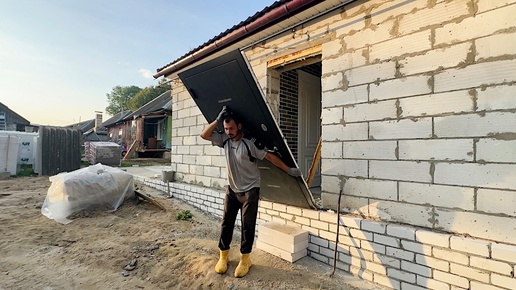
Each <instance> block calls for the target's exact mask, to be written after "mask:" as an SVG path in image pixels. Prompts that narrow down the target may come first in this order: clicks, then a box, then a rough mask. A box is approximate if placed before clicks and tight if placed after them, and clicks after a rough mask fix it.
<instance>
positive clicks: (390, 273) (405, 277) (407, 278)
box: [387, 261, 416, 283]
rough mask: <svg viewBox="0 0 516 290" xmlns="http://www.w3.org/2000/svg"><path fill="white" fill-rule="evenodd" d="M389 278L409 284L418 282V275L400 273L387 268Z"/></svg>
mask: <svg viewBox="0 0 516 290" xmlns="http://www.w3.org/2000/svg"><path fill="white" fill-rule="evenodd" d="M402 262H403V261H402ZM402 269H403V268H402ZM387 276H389V277H390V278H394V279H398V280H401V281H406V282H409V283H415V282H416V275H415V274H413V273H409V272H405V271H400V270H398V269H393V268H387Z"/></svg>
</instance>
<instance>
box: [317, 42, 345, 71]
mask: <svg viewBox="0 0 516 290" xmlns="http://www.w3.org/2000/svg"><path fill="white" fill-rule="evenodd" d="M342 47H343V45H342V43H341V39H338V38H337V39H333V40H331V41H325V42H323V44H322V54H323V63H324V61H325V60H326V59H327V58H329V57H332V56H334V55H336V54H340V50H341V49H342ZM323 68H324V65H323Z"/></svg>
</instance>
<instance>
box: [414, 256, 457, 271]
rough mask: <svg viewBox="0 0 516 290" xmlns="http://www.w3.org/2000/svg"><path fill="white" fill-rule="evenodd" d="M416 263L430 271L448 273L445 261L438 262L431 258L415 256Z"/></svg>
mask: <svg viewBox="0 0 516 290" xmlns="http://www.w3.org/2000/svg"><path fill="white" fill-rule="evenodd" d="M416 263H418V264H419V265H423V266H426V267H429V268H432V269H434V270H435V269H437V270H442V271H446V272H448V270H449V268H450V265H449V262H448V261H446V260H439V259H436V258H433V257H428V256H423V255H420V254H416ZM434 273H435V272H434Z"/></svg>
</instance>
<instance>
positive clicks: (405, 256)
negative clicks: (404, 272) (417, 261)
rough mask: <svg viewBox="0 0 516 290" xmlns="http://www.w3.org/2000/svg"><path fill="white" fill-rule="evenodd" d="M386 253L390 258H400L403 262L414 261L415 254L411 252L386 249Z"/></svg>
mask: <svg viewBox="0 0 516 290" xmlns="http://www.w3.org/2000/svg"><path fill="white" fill-rule="evenodd" d="M385 253H386V254H387V255H388V256H392V257H396V258H400V259H402V260H407V261H414V256H415V254H414V253H412V252H409V251H405V250H402V249H399V248H392V247H386V248H385Z"/></svg>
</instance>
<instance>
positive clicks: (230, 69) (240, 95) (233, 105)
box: [179, 50, 316, 208]
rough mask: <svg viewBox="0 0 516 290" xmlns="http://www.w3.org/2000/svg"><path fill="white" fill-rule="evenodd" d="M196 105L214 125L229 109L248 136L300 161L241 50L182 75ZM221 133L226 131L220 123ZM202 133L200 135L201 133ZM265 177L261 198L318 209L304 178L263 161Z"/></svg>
mask: <svg viewBox="0 0 516 290" xmlns="http://www.w3.org/2000/svg"><path fill="white" fill-rule="evenodd" d="M179 78H180V79H181V80H182V82H183V84H184V85H185V86H186V88H187V89H188V91H189V92H190V95H191V96H192V98H193V99H194V101H195V103H196V104H197V106H198V107H199V109H200V110H201V112H202V113H203V115H204V117H206V119H207V121H208V122H212V121H213V120H215V118H216V117H217V115H218V113H219V112H220V110H221V109H222V106H224V105H225V106H227V107H228V108H229V109H230V110H231V111H233V112H235V113H236V114H237V115H238V116H239V117H240V118H241V119H242V121H243V123H244V128H245V137H246V138H248V139H251V138H255V139H256V140H258V141H257V144H258V145H259V146H264V147H265V148H266V149H267V150H269V151H273V152H275V153H276V154H277V155H278V156H280V158H281V159H282V160H283V162H285V163H286V164H287V165H288V166H290V167H295V166H296V162H295V160H294V157H293V156H292V153H291V151H290V149H289V148H288V145H287V143H286V142H285V139H284V137H283V134H282V133H281V131H280V129H279V127H278V124H277V123H276V121H275V119H274V117H273V116H272V114H271V112H270V110H269V107H268V106H267V104H266V102H265V99H264V97H263V95H262V92H261V90H260V89H259V87H258V85H257V82H256V80H255V78H254V76H253V74H252V73H251V71H250V69H249V66H248V64H247V61H246V60H245V59H244V57H243V56H242V53H241V52H240V51H238V50H236V51H233V52H230V53H228V54H225V55H223V56H221V57H218V58H216V59H214V60H211V61H208V62H206V63H203V64H200V65H198V66H196V67H194V68H191V69H189V70H187V71H184V72H182V73H180V74H179ZM218 129H219V130H220V131H222V130H223V127H222V125H221V124H219V128H218ZM199 133H200V132H199ZM258 165H259V167H260V170H261V174H262V185H261V188H262V189H261V197H262V198H263V199H265V200H270V201H273V202H280V203H284V204H289V205H294V206H299V207H304V208H316V206H315V203H314V200H313V197H312V194H311V193H310V191H309V190H308V188H307V186H306V183H305V182H304V180H303V178H301V177H298V178H294V177H291V176H289V175H288V174H286V173H284V172H283V171H282V170H280V169H278V168H277V167H275V166H274V165H272V164H271V163H269V162H268V161H267V160H263V161H260V162H259V164H258Z"/></svg>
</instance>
